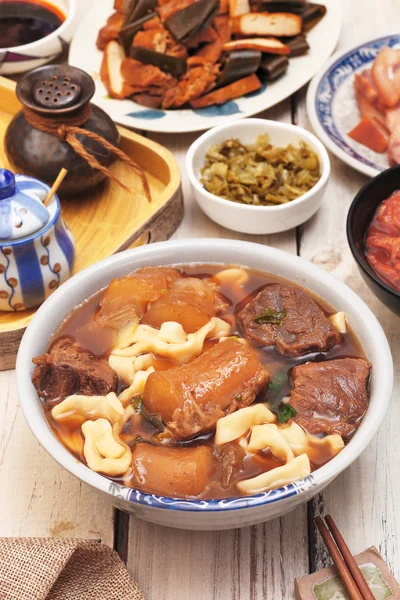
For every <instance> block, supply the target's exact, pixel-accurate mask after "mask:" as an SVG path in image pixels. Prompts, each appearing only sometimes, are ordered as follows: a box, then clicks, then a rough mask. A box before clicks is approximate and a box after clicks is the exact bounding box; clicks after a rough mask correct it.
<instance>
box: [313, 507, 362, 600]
mask: <svg viewBox="0 0 400 600" xmlns="http://www.w3.org/2000/svg"><path fill="white" fill-rule="evenodd" d="M315 523H316V525H317V527H318V529H319V532H320V534H321V536H322V539H323V540H324V542H325V545H326V547H327V548H328V550H329V554H330V555H331V557H332V560H333V562H334V563H335V566H336V568H337V570H338V571H339V575H340V578H341V580H342V581H343V583H344V586H345V588H346V590H347V593H348V594H349V597H350V600H363V597H362V596H361V594H360V592H359V590H358V588H357V585H356V583H355V581H354V579H353V577H352V576H351V574H350V571H349V570H348V569H347V566H346V563H345V562H344V559H343V557H342V555H341V554H340V552H339V550H338V548H337V546H336V544H335V542H334V539H333V537H332V536H331V534H330V533H329V530H328V528H327V526H326V525H325V523H324V522H323V520H322V519H321V517H315Z"/></svg>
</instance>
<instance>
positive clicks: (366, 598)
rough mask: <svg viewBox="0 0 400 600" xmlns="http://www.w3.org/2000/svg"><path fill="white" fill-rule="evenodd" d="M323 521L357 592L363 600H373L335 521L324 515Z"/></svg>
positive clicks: (373, 597)
mask: <svg viewBox="0 0 400 600" xmlns="http://www.w3.org/2000/svg"><path fill="white" fill-rule="evenodd" d="M325 521H326V524H327V525H328V527H329V530H330V532H331V534H332V535H333V538H334V540H335V542H336V545H337V547H338V548H339V550H340V552H341V553H342V556H343V558H344V561H345V563H346V565H347V568H348V570H349V571H350V573H351V575H352V577H353V579H354V581H355V583H356V585H357V587H358V589H359V591H360V592H361V595H362V597H363V600H375V596H374V595H373V593H372V592H371V590H370V589H369V587H368V584H367V582H366V581H365V579H364V577H363V574H362V573H361V571H360V567H359V566H358V564H357V563H356V561H355V560H354V556H353V555H352V553H351V552H350V550H349V547H348V546H347V544H346V542H345V541H344V539H343V536H342V534H341V533H340V531H339V529H338V528H337V525H336V523H335V521H334V520H333V519H332V517H331V516H330V515H326V517H325Z"/></svg>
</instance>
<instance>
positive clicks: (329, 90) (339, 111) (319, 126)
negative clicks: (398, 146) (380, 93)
mask: <svg viewBox="0 0 400 600" xmlns="http://www.w3.org/2000/svg"><path fill="white" fill-rule="evenodd" d="M385 46H389V47H390V48H398V47H400V34H399V33H395V34H392V35H386V36H383V37H381V38H377V39H374V40H368V41H365V42H364V43H362V44H359V45H358V46H355V47H354V48H352V49H351V50H347V51H346V52H339V53H337V54H335V55H334V56H333V57H332V58H331V59H330V60H329V61H328V62H327V63H326V64H325V65H324V66H323V67H322V68H321V70H320V71H319V72H318V73H317V74H316V75H315V77H314V78H313V80H312V81H311V83H310V87H309V88H308V93H307V112H308V117H309V119H310V122H311V125H312V127H313V129H314V131H315V133H316V134H317V135H318V137H319V138H320V139H321V140H322V142H323V143H324V144H325V145H326V146H327V147H328V149H329V150H330V151H331V152H333V154H335V155H336V156H337V157H338V158H339V159H340V160H342V161H343V162H345V163H347V164H348V165H349V166H350V167H353V169H356V170H357V171H360V172H361V173H364V174H365V175H368V176H369V177H375V175H378V173H380V172H381V171H383V170H384V169H387V168H388V167H389V160H388V156H387V153H386V152H385V153H383V154H378V153H377V152H374V151H373V150H370V149H369V148H367V147H366V146H363V145H362V144H360V143H358V142H356V141H354V140H352V139H351V138H350V137H349V136H348V135H347V134H348V132H349V131H351V130H352V129H353V128H354V127H355V126H356V125H357V124H358V123H359V121H360V113H359V110H358V106H357V101H356V96H355V91H354V76H355V74H356V73H360V72H361V71H363V70H364V69H369V68H371V66H372V63H373V61H374V60H375V58H376V56H377V55H378V54H379V52H380V50H381V49H382V48H384V47H385Z"/></svg>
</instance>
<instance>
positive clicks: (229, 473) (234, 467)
mask: <svg viewBox="0 0 400 600" xmlns="http://www.w3.org/2000/svg"><path fill="white" fill-rule="evenodd" d="M245 456H246V452H245V451H244V450H243V448H242V447H241V446H240V445H239V444H238V443H237V442H231V443H230V444H225V445H224V446H222V448H221V449H220V450H219V453H218V461H219V464H220V468H221V486H222V487H223V488H224V489H227V488H228V487H230V486H231V485H233V483H234V482H235V479H236V478H237V476H238V475H239V473H240V471H241V470H242V469H243V460H244V458H245Z"/></svg>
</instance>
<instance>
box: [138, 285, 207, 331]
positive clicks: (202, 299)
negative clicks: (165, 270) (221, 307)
mask: <svg viewBox="0 0 400 600" xmlns="http://www.w3.org/2000/svg"><path fill="white" fill-rule="evenodd" d="M215 314H216V311H215V297H214V292H213V290H212V289H211V287H210V286H209V285H208V284H207V283H206V282H205V281H203V280H201V279H196V278H192V277H185V278H182V279H177V280H176V281H175V282H174V283H173V284H172V285H171V287H170V289H169V290H168V291H167V292H166V293H165V294H163V295H162V296H160V298H158V299H157V300H156V301H155V302H153V303H152V304H151V305H150V306H149V309H148V311H147V313H146V314H145V315H144V317H143V319H142V323H143V324H144V325H151V326H152V327H158V328H159V327H161V325H162V324H163V323H165V322H167V321H174V322H175V323H180V324H181V325H182V327H183V329H184V330H185V331H186V333H194V332H195V331H197V330H198V329H200V327H203V325H205V324H206V323H208V322H209V320H210V319H211V318H212V317H214V316H215Z"/></svg>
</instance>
